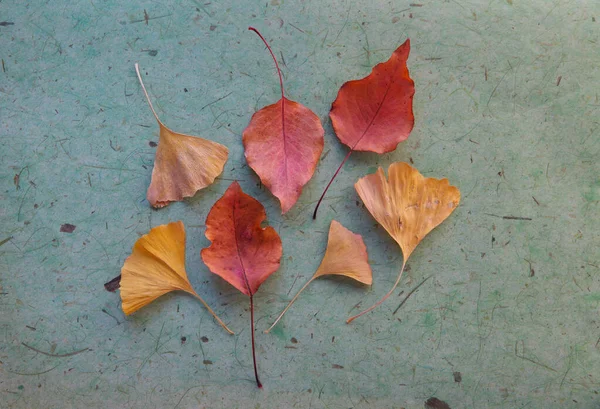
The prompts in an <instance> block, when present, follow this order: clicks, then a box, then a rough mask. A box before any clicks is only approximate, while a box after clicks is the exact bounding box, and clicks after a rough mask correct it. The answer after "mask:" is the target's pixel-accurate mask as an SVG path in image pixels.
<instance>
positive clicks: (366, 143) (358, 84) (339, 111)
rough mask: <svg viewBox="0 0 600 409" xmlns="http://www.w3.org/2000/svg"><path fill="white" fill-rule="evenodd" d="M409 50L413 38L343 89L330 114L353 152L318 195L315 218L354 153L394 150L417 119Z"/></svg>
mask: <svg viewBox="0 0 600 409" xmlns="http://www.w3.org/2000/svg"><path fill="white" fill-rule="evenodd" d="M409 53H410V40H406V41H405V42H404V44H402V45H401V46H400V47H398V48H397V49H396V51H394V52H393V54H392V56H391V57H390V59H389V60H387V61H385V62H382V63H380V64H377V65H376V66H375V67H373V71H371V73H370V74H369V75H368V76H366V77H365V78H362V79H360V80H355V81H348V82H346V83H345V84H344V85H342V87H341V88H340V90H339V92H338V95H337V98H336V99H335V101H333V104H332V105H331V111H330V112H329V117H330V118H331V123H332V124H333V129H334V130H335V134H336V135H337V137H338V138H339V140H340V141H341V142H342V143H343V144H345V145H347V146H348V147H349V148H350V151H348V154H347V155H346V157H345V158H344V160H342V163H341V164H340V166H339V167H338V168H337V170H336V171H335V173H334V174H333V177H332V178H331V180H330V181H329V183H328V184H327V186H326V187H325V190H324V191H323V194H322V195H321V197H320V198H319V201H318V202H317V206H316V207H315V211H314V213H313V219H314V218H316V217H317V210H318V209H319V205H320V204H321V201H322V200H323V198H324V197H325V193H327V190H328V189H329V186H331V183H332V182H333V180H334V179H335V177H336V176H337V174H338V173H339V171H340V169H342V166H344V163H346V161H347V160H348V158H349V157H350V154H352V152H354V151H368V152H375V153H379V154H381V153H387V152H391V151H393V150H394V149H396V146H398V144H399V143H400V142H402V141H404V140H406V138H408V135H410V132H411V131H412V129H413V125H414V122H415V117H414V115H413V109H412V106H413V95H414V94H415V83H414V82H413V80H412V78H410V74H409V72H408V67H407V66H406V61H407V60H408V54H409Z"/></svg>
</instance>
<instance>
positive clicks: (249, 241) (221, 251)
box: [201, 182, 283, 296]
mask: <svg viewBox="0 0 600 409" xmlns="http://www.w3.org/2000/svg"><path fill="white" fill-rule="evenodd" d="M265 219H266V213H265V209H264V207H263V206H262V204H260V202H259V201H258V200H256V199H254V198H253V197H251V196H249V195H247V194H245V193H244V192H243V191H242V189H241V187H240V185H239V184H238V182H233V183H232V184H231V185H230V186H229V188H228V189H227V191H226V192H225V194H224V195H223V197H221V199H219V200H218V201H217V202H216V203H215V204H214V205H213V207H212V209H211V210H210V212H209V213H208V216H207V218H206V232H205V235H206V238H207V239H208V240H210V241H211V245H210V246H209V247H207V248H205V249H202V251H201V256H202V260H203V261H204V263H205V264H206V265H207V266H208V268H209V269H210V271H211V272H213V273H214V274H217V275H218V276H220V277H221V278H223V279H224V280H225V281H227V282H228V283H230V284H231V285H233V286H234V287H235V288H237V289H238V290H239V291H240V292H242V293H244V294H246V295H248V296H251V295H253V294H254V293H255V292H256V291H257V290H258V288H259V287H260V285H261V284H262V283H263V282H264V281H265V280H266V279H267V278H268V277H269V276H270V275H271V274H273V273H274V272H275V271H276V270H277V269H278V268H279V265H280V261H281V255H282V253H283V248H282V245H281V239H280V238H279V235H278V234H277V232H276V231H275V229H274V228H273V227H271V226H269V227H266V228H264V229H263V228H262V227H260V224H261V223H262V222H263V221H264V220H265ZM257 256H258V257H257Z"/></svg>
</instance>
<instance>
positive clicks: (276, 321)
mask: <svg viewBox="0 0 600 409" xmlns="http://www.w3.org/2000/svg"><path fill="white" fill-rule="evenodd" d="M314 279H315V277H314V276H313V277H312V278H311V279H310V280H308V282H307V283H306V284H304V286H303V287H302V288H301V289H300V291H298V292H297V293H296V295H295V296H294V298H292V301H290V303H289V304H288V305H287V307H285V309H284V310H283V311H281V314H279V317H277V319H276V320H275V322H274V323H273V325H271V326H270V327H269V329H268V330H266V331H265V334H268V333H269V332H271V330H272V329H273V327H274V326H275V325H277V323H278V322H279V320H280V319H281V317H283V314H285V312H286V311H287V310H288V309H289V308H290V307H291V306H292V304H293V303H294V302H295V301H296V299H297V298H298V296H299V295H300V293H301V292H302V291H304V289H305V288H306V287H308V285H309V284H310V283H312V281H313V280H314Z"/></svg>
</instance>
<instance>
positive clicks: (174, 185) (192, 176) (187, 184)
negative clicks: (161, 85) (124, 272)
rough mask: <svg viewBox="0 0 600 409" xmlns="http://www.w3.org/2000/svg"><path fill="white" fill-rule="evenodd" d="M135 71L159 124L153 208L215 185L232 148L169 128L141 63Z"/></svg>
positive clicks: (151, 189)
mask: <svg viewBox="0 0 600 409" xmlns="http://www.w3.org/2000/svg"><path fill="white" fill-rule="evenodd" d="M135 72H136V73H137V76H138V79H139V81H140V85H141V86H142V90H143V91H144V95H146V100H147V101H148V105H149V106H150V109H151V110H152V113H153V114H154V118H156V121H157V122H158V127H159V139H158V147H157V148H156V156H155V158H154V168H153V169H152V179H151V181H150V186H149V187H148V192H147V193H146V198H147V199H148V202H150V205H151V206H152V207H156V208H160V207H164V206H166V205H168V204H169V203H170V202H177V201H180V200H182V199H183V198H185V197H191V196H194V194H196V192H197V191H198V190H200V189H203V188H205V187H206V186H208V185H210V184H212V183H213V182H214V180H215V178H216V177H217V176H219V175H220V174H221V173H222V172H223V167H224V166H225V162H227V155H228V152H229V151H228V150H227V148H226V147H225V146H223V145H221V144H220V143H217V142H213V141H209V140H207V139H202V138H199V137H196V136H191V135H185V134H182V133H178V132H173V131H172V130H171V129H169V128H167V127H166V126H165V124H163V123H162V122H161V120H160V119H158V115H157V114H156V111H155V110H154V107H153V106H152V102H151V101H150V97H149V96H148V92H147V91H146V87H145V86H144V82H143V81H142V76H141V75H140V69H139V66H138V64H137V63H136V64H135Z"/></svg>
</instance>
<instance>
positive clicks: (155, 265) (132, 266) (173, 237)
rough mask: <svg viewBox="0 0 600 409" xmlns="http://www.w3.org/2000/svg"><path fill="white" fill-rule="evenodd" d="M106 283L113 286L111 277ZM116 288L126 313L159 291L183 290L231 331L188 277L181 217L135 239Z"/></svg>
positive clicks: (150, 299)
mask: <svg viewBox="0 0 600 409" xmlns="http://www.w3.org/2000/svg"><path fill="white" fill-rule="evenodd" d="M109 283H113V286H114V280H111V281H110V282H109ZM107 284H108V283H107ZM107 289H108V288H107ZM120 289H121V301H122V307H123V312H124V313H125V314H127V315H129V314H132V313H134V312H135V311H137V310H139V309H140V308H142V307H144V306H145V305H148V304H150V303H151V302H152V301H154V300H155V299H157V298H158V297H160V296H161V295H163V294H166V293H169V292H171V291H177V290H181V291H185V292H186V293H188V294H190V295H192V296H193V297H195V298H197V299H198V300H199V301H200V302H201V303H202V304H203V305H204V306H205V307H206V309H207V310H208V311H209V312H210V313H211V314H212V316H213V317H214V318H215V319H216V320H217V322H218V323H219V324H221V326H222V327H223V328H225V330H226V331H227V332H229V333H230V334H233V332H232V331H231V330H230V329H229V328H227V325H225V323H223V321H221V320H220V319H219V317H217V315H216V314H215V312H214V311H213V310H212V309H211V308H210V307H209V306H208V304H206V302H205V301H204V300H203V299H202V298H201V297H200V296H199V295H198V294H197V293H196V291H194V289H193V288H192V285H191V284H190V282H189V280H188V277H187V273H186V271H185V227H184V226H183V223H182V222H181V221H178V222H173V223H169V224H163V225H160V226H157V227H154V228H153V229H152V230H150V232H148V234H146V235H144V236H142V237H140V239H138V241H136V242H135V244H134V246H133V250H132V252H131V255H130V256H129V257H127V259H126V260H125V263H124V264H123V267H122V268H121V280H120Z"/></svg>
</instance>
